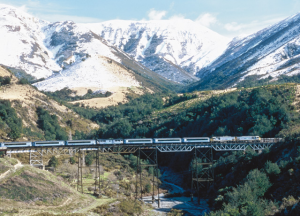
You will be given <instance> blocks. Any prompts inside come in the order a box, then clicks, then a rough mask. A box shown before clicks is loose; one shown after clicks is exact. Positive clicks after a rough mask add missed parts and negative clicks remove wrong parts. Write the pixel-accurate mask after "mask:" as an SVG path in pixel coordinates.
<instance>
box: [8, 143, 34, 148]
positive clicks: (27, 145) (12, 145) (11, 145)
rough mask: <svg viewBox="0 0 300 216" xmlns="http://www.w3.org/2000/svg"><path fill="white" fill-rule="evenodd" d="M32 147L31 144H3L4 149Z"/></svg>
mask: <svg viewBox="0 0 300 216" xmlns="http://www.w3.org/2000/svg"><path fill="white" fill-rule="evenodd" d="M30 146H32V143H31V142H3V147H9V148H20V147H30Z"/></svg>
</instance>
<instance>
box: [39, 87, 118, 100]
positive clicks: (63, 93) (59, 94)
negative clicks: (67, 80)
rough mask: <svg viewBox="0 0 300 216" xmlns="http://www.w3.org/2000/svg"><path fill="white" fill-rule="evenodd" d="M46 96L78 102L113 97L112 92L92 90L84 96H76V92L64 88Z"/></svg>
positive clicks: (47, 93)
mask: <svg viewBox="0 0 300 216" xmlns="http://www.w3.org/2000/svg"><path fill="white" fill-rule="evenodd" d="M44 93H45V94H46V95H48V96H50V97H52V98H54V99H55V100H57V101H67V102H68V101H77V100H86V99H91V98H98V97H109V96H111V95H112V93H111V92H109V91H107V92H93V91H92V90H91V89H89V90H88V92H87V93H86V94H85V95H83V96H78V95H76V91H74V90H71V89H69V88H63V89H61V90H58V91H55V92H44Z"/></svg>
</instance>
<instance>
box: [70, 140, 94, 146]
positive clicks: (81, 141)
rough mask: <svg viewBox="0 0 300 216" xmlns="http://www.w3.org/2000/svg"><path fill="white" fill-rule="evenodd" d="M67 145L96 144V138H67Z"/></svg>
mask: <svg viewBox="0 0 300 216" xmlns="http://www.w3.org/2000/svg"><path fill="white" fill-rule="evenodd" d="M66 145H67V146H69V145H71V146H82V145H96V140H67V141H66Z"/></svg>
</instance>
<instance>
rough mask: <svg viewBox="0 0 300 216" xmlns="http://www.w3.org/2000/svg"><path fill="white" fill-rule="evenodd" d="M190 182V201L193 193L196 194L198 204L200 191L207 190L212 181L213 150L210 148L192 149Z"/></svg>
mask: <svg viewBox="0 0 300 216" xmlns="http://www.w3.org/2000/svg"><path fill="white" fill-rule="evenodd" d="M191 171H192V182H191V191H192V194H191V201H193V193H195V192H196V193H197V197H198V199H197V201H198V203H200V189H201V188H202V189H203V188H206V189H208V188H209V186H210V184H211V183H213V181H214V170H213V149H212V148H197V146H195V148H194V156H193V160H192V167H191Z"/></svg>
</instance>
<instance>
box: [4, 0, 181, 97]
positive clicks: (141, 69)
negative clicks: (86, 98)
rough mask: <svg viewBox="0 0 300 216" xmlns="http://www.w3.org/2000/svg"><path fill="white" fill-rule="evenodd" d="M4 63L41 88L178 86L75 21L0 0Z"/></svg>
mask: <svg viewBox="0 0 300 216" xmlns="http://www.w3.org/2000/svg"><path fill="white" fill-rule="evenodd" d="M0 17H1V19H0V28H1V42H0V44H1V47H4V48H5V50H7V52H5V53H3V54H2V55H1V58H0V59H1V60H0V65H3V66H5V67H7V68H9V69H10V70H11V71H12V72H13V73H14V74H15V75H16V76H17V77H18V78H26V79H27V80H29V81H30V82H38V83H35V86H37V87H38V88H39V89H40V90H45V91H51V92H53V91H56V90H61V89H63V88H65V87H67V88H70V89H71V88H86V87H89V88H94V89H96V90H101V91H112V88H113V89H114V91H117V92H119V90H118V88H127V87H129V88H131V87H140V88H144V89H145V91H147V90H148V89H151V90H150V91H168V90H169V89H172V90H174V88H176V86H178V83H177V82H173V81H170V80H168V79H166V78H164V77H162V76H160V75H158V74H157V73H155V72H153V71H151V70H150V69H148V68H147V67H145V66H144V65H141V64H140V63H139V62H137V61H136V60H135V59H134V58H132V57H130V56H129V55H127V54H126V53H125V52H123V51H122V50H120V49H118V48H116V47H113V46H111V45H109V44H108V43H107V42H106V41H105V40H104V39H103V38H101V37H100V36H99V35H97V34H95V33H94V32H92V31H91V30H90V29H89V28H87V27H85V26H82V25H78V24H76V23H74V22H72V21H65V22H56V23H49V22H46V21H43V20H40V19H38V18H36V17H34V16H32V15H30V14H27V13H25V12H24V11H22V10H21V9H18V8H14V7H12V6H8V5H3V4H0Z"/></svg>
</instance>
